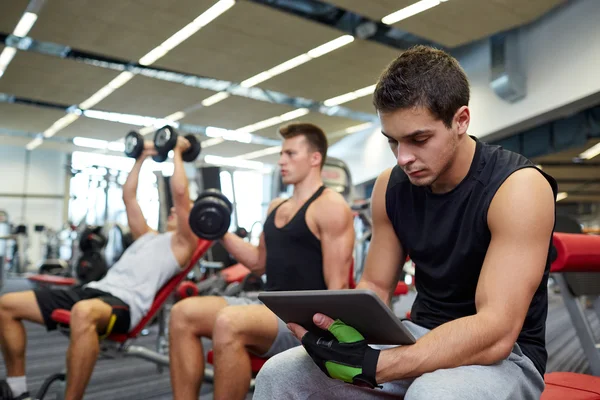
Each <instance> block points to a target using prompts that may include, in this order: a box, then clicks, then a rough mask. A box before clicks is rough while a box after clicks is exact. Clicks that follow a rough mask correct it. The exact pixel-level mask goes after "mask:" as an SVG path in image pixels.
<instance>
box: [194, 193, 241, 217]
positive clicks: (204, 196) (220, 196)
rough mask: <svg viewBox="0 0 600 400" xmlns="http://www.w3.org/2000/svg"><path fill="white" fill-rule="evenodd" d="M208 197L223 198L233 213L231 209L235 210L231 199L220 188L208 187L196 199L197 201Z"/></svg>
mask: <svg viewBox="0 0 600 400" xmlns="http://www.w3.org/2000/svg"><path fill="white" fill-rule="evenodd" d="M206 197H216V198H219V199H221V200H223V201H224V202H225V204H227V207H228V208H229V212H230V213H231V211H233V206H232V205H231V201H229V199H228V198H227V196H225V195H224V194H223V193H221V191H220V190H218V189H215V188H210V189H206V190H205V191H203V192H202V193H200V195H199V196H198V198H197V199H196V203H197V202H198V201H200V200H202V199H204V198H206Z"/></svg>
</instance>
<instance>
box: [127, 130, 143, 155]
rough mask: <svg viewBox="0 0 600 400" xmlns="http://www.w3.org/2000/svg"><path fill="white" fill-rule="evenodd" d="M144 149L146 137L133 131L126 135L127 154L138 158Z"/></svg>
mask: <svg viewBox="0 0 600 400" xmlns="http://www.w3.org/2000/svg"><path fill="white" fill-rule="evenodd" d="M143 151H144V138H143V136H142V135H140V134H139V133H137V132H134V131H131V132H129V133H128V134H127V136H125V155H126V156H127V157H132V158H135V159H137V158H138V157H139V156H140V155H142V152H143Z"/></svg>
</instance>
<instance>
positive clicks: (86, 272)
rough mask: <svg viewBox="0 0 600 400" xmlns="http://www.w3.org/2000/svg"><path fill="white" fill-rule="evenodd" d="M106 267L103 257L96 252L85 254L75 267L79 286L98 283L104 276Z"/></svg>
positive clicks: (106, 270)
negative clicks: (93, 282)
mask: <svg viewBox="0 0 600 400" xmlns="http://www.w3.org/2000/svg"><path fill="white" fill-rule="evenodd" d="M107 272H108V266H107V265H106V261H105V260H104V256H103V255H102V254H101V253H100V252H98V251H90V252H85V253H83V254H82V255H81V257H80V258H79V260H78V261H77V265H76V266H75V275H76V276H77V278H78V279H79V282H80V283H81V284H86V283H89V282H92V281H98V280H100V279H102V278H103V277H104V275H106V273H107Z"/></svg>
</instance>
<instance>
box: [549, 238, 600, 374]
mask: <svg viewBox="0 0 600 400" xmlns="http://www.w3.org/2000/svg"><path fill="white" fill-rule="evenodd" d="M552 244H553V246H554V247H555V248H556V258H555V260H554V262H553V263H552V266H551V268H550V274H551V276H552V278H553V279H554V281H555V282H556V283H557V284H558V286H559V287H560V294H561V295H562V297H563V300H564V303H565V307H566V308H567V311H568V312H569V316H570V317H571V322H572V323H573V327H574V328H575V332H576V333H577V336H578V337H579V341H580V342H581V347H582V349H583V353H584V354H585V356H586V358H587V360H588V362H589V365H590V371H591V372H592V374H593V375H596V376H600V349H599V348H598V344H597V343H596V338H595V337H594V331H593V329H592V326H591V324H590V321H589V320H588V317H587V316H586V314H585V313H584V310H582V306H581V304H580V301H579V297H580V296H586V297H587V298H588V299H589V300H593V303H592V306H593V308H594V309H595V311H596V314H597V315H598V318H600V236H594V235H586V234H582V233H558V232H557V233H554V237H553V240H552Z"/></svg>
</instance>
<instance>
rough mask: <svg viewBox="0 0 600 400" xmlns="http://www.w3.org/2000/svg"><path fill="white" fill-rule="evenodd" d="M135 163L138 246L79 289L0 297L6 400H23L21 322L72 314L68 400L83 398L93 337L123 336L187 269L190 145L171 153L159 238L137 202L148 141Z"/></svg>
mask: <svg viewBox="0 0 600 400" xmlns="http://www.w3.org/2000/svg"><path fill="white" fill-rule="evenodd" d="M145 146H146V147H145V149H144V151H143V152H142V154H141V156H140V157H138V158H137V160H136V161H135V165H134V166H133V168H132V170H131V172H130V173H129V176H128V177H127V181H126V182H125V185H123V201H124V202H125V208H126V211H127V219H128V223H129V228H130V230H131V232H132V234H133V237H134V239H136V241H135V242H134V243H133V244H132V245H131V246H130V247H129V248H127V250H126V251H125V253H124V254H123V256H122V257H121V258H120V259H119V261H118V262H117V263H116V264H115V265H113V266H112V268H110V269H109V270H108V273H107V274H106V276H105V277H104V278H103V279H101V280H100V281H97V282H91V283H89V284H87V285H85V286H83V287H80V288H73V289H67V290H62V289H48V288H44V287H42V288H39V289H36V290H29V291H25V292H18V293H9V294H6V295H4V296H2V297H0V346H1V348H2V354H3V356H4V361H5V362H6V369H7V371H8V379H7V380H6V381H2V382H0V384H1V385H4V386H6V385H8V386H9V387H10V388H6V387H5V389H7V390H8V391H9V392H12V397H9V399H10V398H12V399H28V398H29V393H28V392H27V383H26V379H25V346H26V333H25V327H24V326H23V322H22V321H23V320H26V321H31V322H36V323H38V324H44V325H46V327H47V329H48V331H51V330H54V329H56V327H57V325H56V322H54V321H53V320H52V318H51V315H52V312H53V311H54V310H56V309H67V310H71V323H70V328H71V335H70V343H69V348H68V351H67V388H66V393H65V399H66V400H75V399H82V398H83V395H84V392H85V388H86V386H87V384H88V381H89V379H90V377H91V375H92V372H93V369H94V365H95V363H96V359H97V357H98V353H99V351H100V348H99V347H100V346H99V335H103V336H107V335H109V334H110V333H122V334H125V333H127V332H129V330H130V329H131V328H132V327H134V326H136V325H137V324H138V322H139V321H140V320H141V319H142V317H143V316H144V314H146V313H147V312H148V310H149V309H150V306H151V305H152V301H153V300H154V296H155V294H156V292H157V291H158V289H159V288H160V287H161V286H163V285H164V284H165V283H166V282H167V281H168V280H169V279H170V278H171V277H173V276H174V275H175V274H177V273H178V272H179V271H180V268H181V267H184V266H186V265H187V262H188V260H189V259H190V257H191V255H192V253H193V252H194V250H195V248H196V244H197V241H198V239H197V238H196V236H195V235H194V234H193V233H192V231H191V229H190V227H189V223H188V217H189V213H190V209H191V201H190V197H189V192H188V180H187V177H186V175H185V170H184V168H183V160H182V153H183V152H184V151H185V150H186V149H187V148H189V146H190V143H189V141H188V140H187V139H185V138H184V137H181V136H179V137H178V139H177V143H176V146H175V148H174V151H173V153H174V156H173V163H174V171H173V176H172V177H171V179H170V185H171V193H172V197H173V202H174V208H173V209H171V215H170V216H169V221H168V225H167V232H166V233H162V234H158V233H157V232H155V231H153V230H152V229H150V227H149V226H148V225H147V224H146V220H145V218H144V215H143V214H142V210H141V208H140V205H139V204H138V202H137V199H136V192H137V185H138V176H139V173H140V169H141V167H142V164H143V162H144V160H145V159H146V158H147V157H148V156H152V155H155V154H156V151H155V150H154V147H153V145H152V142H146V143H145Z"/></svg>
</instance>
